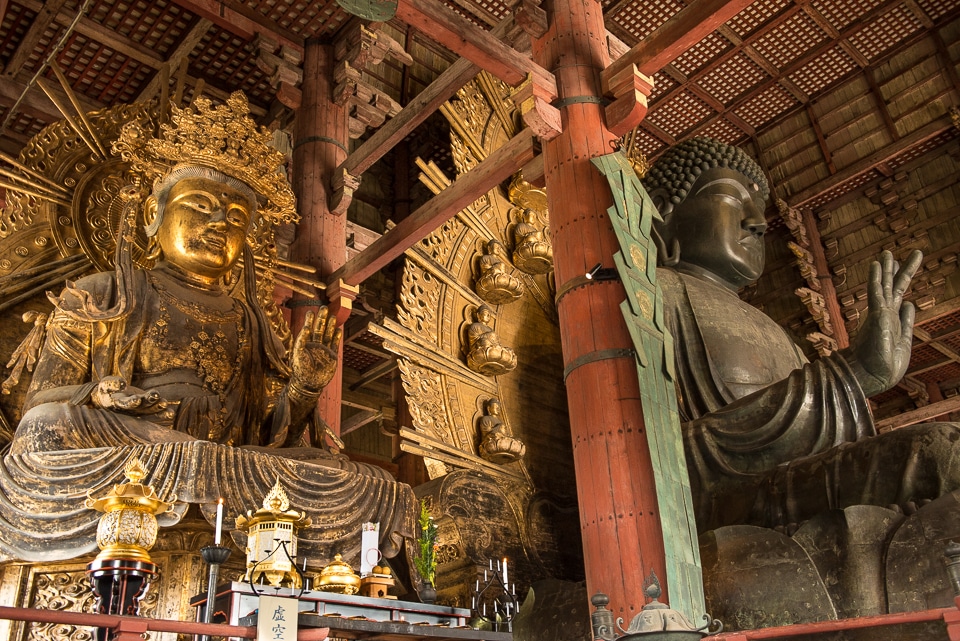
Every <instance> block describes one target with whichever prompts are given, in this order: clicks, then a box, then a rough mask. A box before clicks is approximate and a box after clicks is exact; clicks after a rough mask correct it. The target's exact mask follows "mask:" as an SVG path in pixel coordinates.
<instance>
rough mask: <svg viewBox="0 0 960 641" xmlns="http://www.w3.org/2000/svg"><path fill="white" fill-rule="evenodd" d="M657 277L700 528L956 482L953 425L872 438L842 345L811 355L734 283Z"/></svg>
mask: <svg viewBox="0 0 960 641" xmlns="http://www.w3.org/2000/svg"><path fill="white" fill-rule="evenodd" d="M658 276H659V281H660V285H661V287H662V289H663V294H664V308H665V313H664V316H665V319H666V322H667V325H668V327H669V329H670V331H671V332H672V333H673V336H674V340H675V344H676V346H677V349H676V365H677V367H676V372H677V381H676V383H677V391H678V401H679V405H680V415H681V422H682V429H683V433H684V440H685V449H686V453H687V464H688V468H689V471H690V477H691V488H692V491H693V497H694V505H695V508H696V512H697V524H698V528H699V529H700V530H701V531H703V530H708V529H712V528H715V527H718V526H721V525H727V524H734V523H753V524H756V525H765V526H777V525H786V524H789V523H796V522H800V521H802V520H805V519H807V518H810V517H811V516H813V515H815V514H817V513H819V512H821V511H823V510H826V509H830V508H837V507H841V508H842V507H846V506H848V505H856V504H873V505H889V504H904V503H906V502H908V501H920V500H924V499H932V498H936V497H938V496H940V495H942V494H944V493H946V492H950V491H953V490H955V489H957V488H958V487H960V461H958V457H957V452H958V449H957V448H956V447H954V443H956V442H957V440H958V439H960V430H958V429H957V427H956V426H954V425H952V424H931V423H927V424H920V425H915V426H911V427H907V428H902V429H900V430H896V431H894V432H891V433H889V434H883V435H880V436H877V434H876V430H875V428H874V425H873V419H872V417H871V415H870V410H869V407H868V405H867V401H866V398H865V397H864V395H863V392H862V390H861V388H860V385H859V383H858V382H857V380H856V378H855V377H854V375H853V373H852V371H851V369H850V367H849V365H848V364H847V362H846V361H845V360H844V358H843V356H842V355H841V354H839V353H834V354H831V355H830V356H827V357H824V358H820V359H817V360H816V361H814V362H812V363H811V362H807V359H806V358H805V357H804V356H803V354H802V352H801V351H800V350H799V348H798V347H797V346H796V345H795V344H794V343H793V342H792V341H791V340H790V338H789V336H788V335H787V334H786V332H785V331H784V330H783V328H781V327H780V326H779V325H777V324H776V323H775V322H774V321H773V320H772V319H770V318H769V317H768V316H766V315H764V314H763V313H762V312H761V311H759V310H757V309H756V308H754V307H752V306H750V305H748V304H747V303H744V302H743V301H741V300H740V299H739V298H738V297H737V296H736V294H735V293H734V292H731V291H730V290H728V289H726V288H724V287H721V286H720V285H717V284H714V283H711V282H709V281H707V280H704V279H703V278H700V277H697V276H693V275H689V274H684V273H678V272H676V271H674V270H671V269H664V268H661V269H660V270H659V272H658Z"/></svg>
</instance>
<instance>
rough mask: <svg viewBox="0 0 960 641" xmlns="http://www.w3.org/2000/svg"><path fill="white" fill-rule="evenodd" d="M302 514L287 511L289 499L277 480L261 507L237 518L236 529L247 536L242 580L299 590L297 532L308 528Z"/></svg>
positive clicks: (290, 510)
mask: <svg viewBox="0 0 960 641" xmlns="http://www.w3.org/2000/svg"><path fill="white" fill-rule="evenodd" d="M310 523H311V521H310V518H309V517H308V516H307V515H306V513H305V512H299V511H297V510H293V509H290V500H289V499H288V498H287V493H286V492H285V491H284V489H283V486H281V485H280V479H279V478H278V479H277V482H276V483H275V484H274V486H273V487H272V488H271V489H270V491H269V492H268V493H267V496H266V497H265V498H264V499H263V507H262V508H260V509H259V510H257V511H256V512H253V511H252V510H247V514H246V516H244V515H240V516H238V517H237V530H239V531H241V532H245V533H246V535H247V550H246V552H247V571H246V574H244V576H243V580H244V581H247V582H250V583H260V582H263V581H266V582H267V583H268V584H270V585H271V586H273V587H289V588H294V589H299V588H300V587H301V586H302V585H303V580H302V578H301V575H300V573H298V572H297V570H296V568H295V566H294V561H295V559H296V558H297V530H299V529H300V528H304V527H309V526H310Z"/></svg>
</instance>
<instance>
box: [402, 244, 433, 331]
mask: <svg viewBox="0 0 960 641" xmlns="http://www.w3.org/2000/svg"><path fill="white" fill-rule="evenodd" d="M404 263H405V266H404V270H403V285H402V289H401V291H400V303H401V307H400V309H399V310H398V311H397V319H398V320H399V321H400V324H401V325H403V326H404V327H406V328H407V329H409V330H411V331H413V332H416V333H417V334H421V335H423V334H426V335H427V336H429V337H430V339H431V341H432V342H433V343H434V344H436V342H437V316H436V313H437V305H438V304H439V301H440V283H439V282H437V280H436V279H435V278H434V277H433V276H432V275H431V274H430V272H428V271H426V270H425V269H423V268H421V267H420V266H419V265H417V264H416V263H414V262H412V261H410V260H409V259H407V260H405V261H404Z"/></svg>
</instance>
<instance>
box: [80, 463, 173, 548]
mask: <svg viewBox="0 0 960 641" xmlns="http://www.w3.org/2000/svg"><path fill="white" fill-rule="evenodd" d="M123 472H124V474H125V475H126V477H127V480H128V481H129V482H128V483H120V484H118V485H114V486H113V489H112V490H110V492H108V493H107V495H106V496H103V497H101V498H99V499H94V498H93V497H91V496H89V495H88V497H87V500H86V501H85V502H84V505H85V506H86V507H88V508H90V509H91V510H97V511H98V512H103V516H101V517H100V522H99V524H98V526H97V545H98V546H99V547H100V550H101V551H100V554H98V555H97V560H98V561H107V560H114V559H129V560H133V561H145V562H147V563H151V560H150V554H149V550H150V548H152V547H153V545H154V543H156V542H157V531H158V529H159V528H158V525H157V515H158V514H165V513H168V512H173V506H174V503H175V502H176V497H173V500H172V501H164V500H162V499H160V497H158V496H157V492H156V490H154V488H153V486H152V485H144V484H143V483H141V481H142V480H143V479H144V478H145V477H146V475H147V473H146V470H144V469H143V465H142V464H141V463H140V460H139V459H136V458H133V459H130V461H129V462H128V463H127V466H126V467H125V468H124V471H123Z"/></svg>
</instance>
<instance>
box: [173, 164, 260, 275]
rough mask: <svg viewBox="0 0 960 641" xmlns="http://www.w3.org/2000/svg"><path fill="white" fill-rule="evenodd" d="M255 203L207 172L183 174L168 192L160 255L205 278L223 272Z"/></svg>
mask: <svg viewBox="0 0 960 641" xmlns="http://www.w3.org/2000/svg"><path fill="white" fill-rule="evenodd" d="M252 210H253V203H251V202H250V200H249V198H248V196H247V195H246V194H244V193H243V192H241V191H239V190H237V189H235V188H233V187H230V186H228V185H225V184H223V183H221V182H218V181H216V180H211V179H209V178H185V179H183V180H181V181H180V182H178V183H177V184H175V185H174V186H173V187H172V188H171V189H170V192H169V194H168V196H167V203H166V207H165V208H164V213H163V221H162V222H161V223H160V229H158V230H157V241H158V242H159V243H160V248H161V249H162V250H163V256H164V259H165V260H166V261H167V262H168V263H170V264H171V265H173V266H174V267H177V268H179V269H180V270H182V271H184V272H186V273H188V274H194V275H196V276H199V277H201V278H204V279H216V278H219V277H221V276H223V275H224V274H226V273H227V272H228V271H229V270H230V269H231V268H232V267H233V265H234V263H236V261H237V259H238V258H239V257H240V254H241V252H242V251H243V243H244V241H245V238H246V233H247V226H248V225H249V223H250V212H251V211H252Z"/></svg>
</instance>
